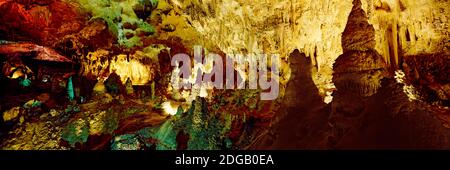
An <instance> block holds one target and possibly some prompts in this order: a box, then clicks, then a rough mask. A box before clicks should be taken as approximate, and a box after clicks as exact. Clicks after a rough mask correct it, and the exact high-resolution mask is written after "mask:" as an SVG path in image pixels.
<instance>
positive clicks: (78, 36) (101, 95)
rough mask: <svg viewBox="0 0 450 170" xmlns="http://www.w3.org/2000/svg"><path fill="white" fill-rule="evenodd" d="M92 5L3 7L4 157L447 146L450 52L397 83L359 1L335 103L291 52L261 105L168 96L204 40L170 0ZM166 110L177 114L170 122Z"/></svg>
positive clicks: (409, 67) (253, 94)
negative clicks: (177, 70)
mask: <svg viewBox="0 0 450 170" xmlns="http://www.w3.org/2000/svg"><path fill="white" fill-rule="evenodd" d="M80 2H84V1H83V0H80ZM95 2H96V3H93V6H90V5H92V4H90V5H89V4H87V5H86V4H85V6H83V7H82V8H85V9H88V10H87V11H84V12H82V13H79V11H76V10H73V9H78V8H81V7H79V6H76V5H75V4H72V3H66V1H52V0H49V1H29V2H28V1H26V2H24V1H7V0H3V1H2V0H0V14H1V15H2V16H6V17H3V18H1V19H0V21H1V22H2V23H5V24H2V25H0V40H2V41H1V42H0V46H1V47H0V52H1V54H0V63H1V68H2V76H0V96H1V97H0V112H1V113H2V118H1V119H0V148H1V149H3V150H155V149H156V150H175V149H179V150H184V149H190V150H205V149H207V150H217V149H224V150H227V149H449V148H450V133H449V132H450V130H449V128H450V115H449V111H448V110H449V109H448V106H449V105H448V104H449V103H448V97H449V96H448V94H449V88H448V87H449V86H448V78H449V76H448V71H449V59H450V58H449V55H448V52H447V53H445V52H436V53H433V54H420V55H413V56H408V55H406V54H405V55H403V54H401V55H400V57H401V58H400V61H401V62H400V63H401V64H399V65H398V66H396V67H398V68H395V69H400V70H402V71H403V73H404V75H403V77H404V79H403V80H402V82H399V80H398V79H397V78H396V77H397V76H398V75H396V73H397V72H395V69H394V68H392V67H391V66H392V65H394V64H391V65H383V66H381V64H380V63H378V62H379V61H382V60H381V58H380V56H379V54H377V53H376V52H374V50H373V48H374V47H373V46H374V45H375V43H373V41H374V30H373V26H372V25H370V24H368V22H367V16H366V14H365V13H364V11H362V9H361V6H360V5H361V4H360V2H359V1H358V0H355V1H354V2H355V3H354V6H353V9H352V11H351V13H350V15H349V18H348V20H349V21H348V24H347V26H346V30H344V33H343V37H342V41H343V42H342V44H343V49H344V54H342V55H341V56H339V58H338V60H337V63H338V64H336V65H335V66H334V70H335V71H336V75H335V79H334V83H336V85H337V87H338V89H336V91H335V92H334V93H333V101H332V102H331V103H329V104H325V103H324V102H323V97H324V96H321V94H320V93H319V89H318V87H317V86H316V85H315V83H314V81H313V79H312V74H313V73H312V70H314V69H317V68H315V65H314V64H313V63H312V62H311V60H310V57H307V56H306V54H305V53H303V52H301V51H300V50H293V52H291V53H290V54H289V59H288V63H289V67H290V68H291V70H292V71H291V73H290V74H291V77H290V79H289V81H288V83H287V85H286V87H285V94H284V96H283V97H281V98H279V99H277V100H275V101H260V100H258V97H259V94H260V93H261V92H260V91H259V90H215V91H214V93H213V94H212V97H210V98H209V99H206V98H201V97H197V98H195V100H193V101H192V102H191V103H190V104H187V105H185V104H183V103H184V102H185V101H183V100H180V99H179V98H180V97H176V95H174V94H169V91H168V89H167V87H168V83H169V81H170V73H171V71H172V67H171V65H170V57H171V56H174V55H175V54H177V53H188V54H191V53H192V51H191V49H190V46H192V45H193V43H192V42H191V41H187V40H184V39H183V38H182V37H184V38H186V37H189V36H185V35H190V36H194V35H195V34H193V33H192V32H189V31H186V30H184V28H183V26H185V25H182V24H180V23H179V22H183V21H184V20H182V19H179V18H176V17H174V15H175V14H174V13H176V12H174V10H173V9H172V7H171V6H170V5H168V6H163V5H161V4H162V3H163V2H166V1H163V0H160V1H159V2H158V1H153V0H152V1H147V2H146V3H143V4H138V5H135V6H129V5H128V4H126V3H123V2H122V1H117V2H116V1H115V2H114V3H115V4H114V5H119V6H120V5H123V7H124V8H125V7H128V8H127V10H122V11H120V12H117V11H108V10H112V8H107V6H102V4H101V3H97V1H95ZM156 2H158V3H156ZM95 5H98V7H97V6H95ZM93 7H95V8H93ZM17 9H20V10H17ZM41 14H42V15H43V16H44V17H43V18H42V16H40V15H41ZM36 15H39V16H36ZM134 16H135V17H134ZM169 16H170V17H172V19H173V20H174V21H176V22H174V23H175V24H173V23H170V22H168V21H167V20H168V19H167V18H169ZM175 16H178V14H177V15H175ZM45 17H47V18H45ZM90 18H95V19H90ZM174 18H175V19H174ZM180 25H181V26H180ZM186 25H188V24H186ZM55 30H57V31H55ZM392 42H394V40H390V41H389V42H388V43H390V45H389V48H390V49H393V48H394V47H393V45H392ZM167 48H170V51H169V50H167ZM209 48H210V49H209V50H210V51H213V52H216V53H219V54H221V55H224V52H222V51H221V50H220V48H218V47H216V46H212V47H209ZM44 49H45V50H44ZM155 51H158V52H159V53H154V52H155ZM390 52H392V50H391V51H390ZM147 54H148V55H147ZM361 56H365V57H367V58H370V59H372V58H373V60H365V59H366V58H362V59H361ZM392 57H393V56H392ZM394 59H395V58H394ZM66 60H70V61H72V62H69V61H66ZM338 61H339V62H338ZM354 61H356V63H355V62H354ZM372 61H376V62H372ZM132 62H135V63H139V64H136V65H131V66H129V67H136V68H137V69H148V70H149V71H148V74H147V72H146V74H145V75H144V76H145V77H146V79H151V81H149V82H145V83H141V84H139V83H138V82H140V81H142V79H140V78H139V76H143V75H140V74H138V75H139V76H138V78H136V77H133V76H135V75H134V74H128V75H127V74H126V72H127V71H129V70H127V68H125V69H124V67H123V66H122V65H121V64H123V63H132ZM366 62H367V63H366ZM111 63H114V64H111ZM373 63H377V64H373ZM361 65H362V66H373V65H374V67H373V68H372V67H371V68H370V69H367V68H363V69H361V67H360V66H361ZM342 68H344V69H342ZM113 69H118V70H117V71H118V72H117V74H116V73H115V72H114V71H111V70H113ZM352 69H355V70H352ZM366 69H367V70H366ZM124 70H125V71H124ZM380 70H383V71H386V75H384V77H383V78H382V79H380V81H379V85H378V84H377V83H378V81H377V82H370V81H369V82H368V81H367V80H366V78H367V77H370V78H373V77H375V78H377V76H374V75H375V73H377V71H380ZM338 71H342V72H339V74H337V72H338ZM445 73H447V74H445ZM25 75H26V79H24V78H25ZM123 75H126V76H129V77H128V78H125V79H123V78H122V77H123ZM367 75H369V76H367ZM131 79H133V80H136V81H131ZM24 80H31V83H30V82H28V81H24ZM128 80H130V81H128ZM348 82H351V84H350V85H349V84H348ZM133 83H138V85H135V84H133ZM374 84H375V85H374ZM374 87H377V89H376V91H375V90H374V89H373V88H374ZM410 87H413V88H411V89H414V90H412V91H408V88H410ZM405 89H406V90H405ZM369 92H370V93H369ZM408 92H412V93H417V94H408ZM361 94H362V95H361ZM410 95H415V97H417V98H416V99H414V100H411V96H410ZM167 101H171V103H170V104H171V105H175V106H176V107H173V106H168V105H167V103H166V102H167ZM167 107H173V108H175V110H174V109H173V108H172V110H174V112H175V114H174V115H168V114H167V113H165V109H166V108H167Z"/></svg>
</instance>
